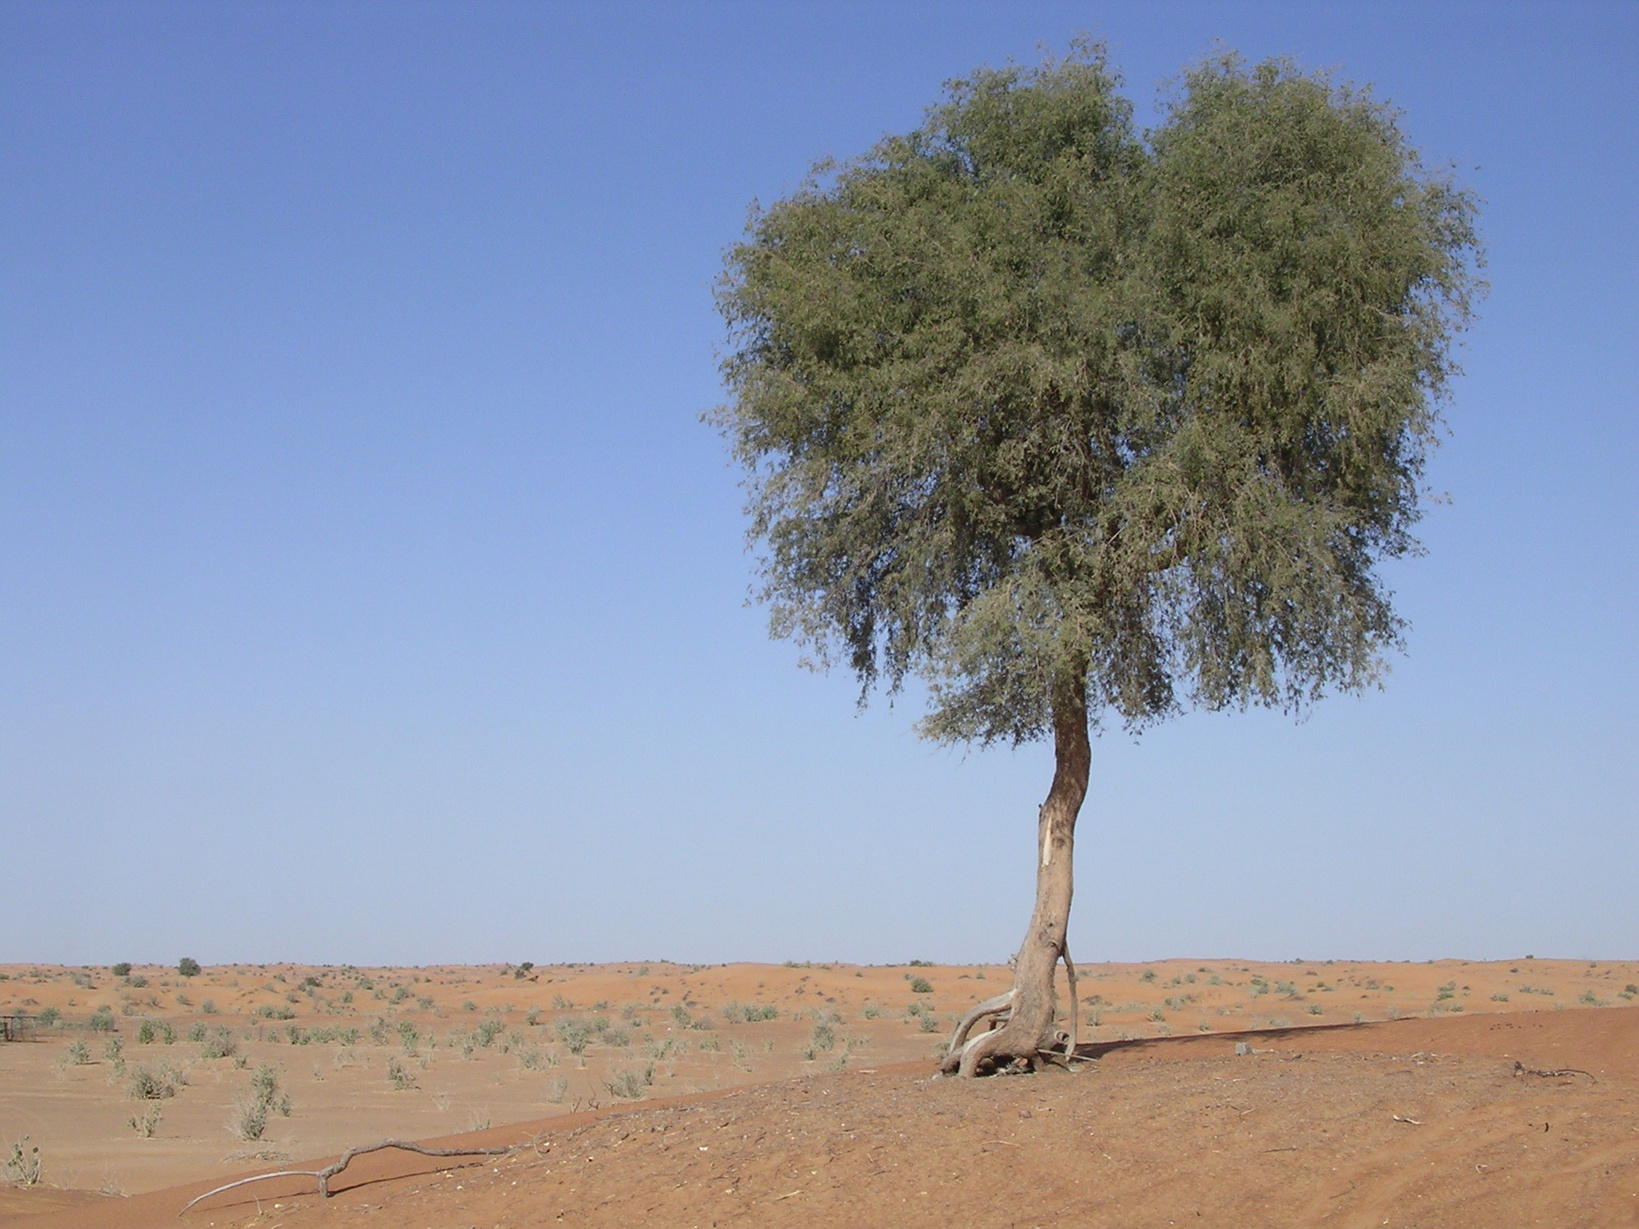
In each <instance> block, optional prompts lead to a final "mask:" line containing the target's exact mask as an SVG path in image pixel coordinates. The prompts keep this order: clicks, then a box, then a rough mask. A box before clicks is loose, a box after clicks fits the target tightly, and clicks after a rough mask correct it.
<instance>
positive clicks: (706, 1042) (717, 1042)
mask: <svg viewBox="0 0 1639 1229" xmlns="http://www.w3.org/2000/svg"><path fill="white" fill-rule="evenodd" d="M700 1049H701V1050H702V1051H709V1052H711V1053H714V1054H715V1053H721V1051H722V1049H723V1041H722V1038H720V1037H719V1036H717V1034H716V1033H713V1034H712V1035H711V1036H709V1037H702V1038H700Z"/></svg>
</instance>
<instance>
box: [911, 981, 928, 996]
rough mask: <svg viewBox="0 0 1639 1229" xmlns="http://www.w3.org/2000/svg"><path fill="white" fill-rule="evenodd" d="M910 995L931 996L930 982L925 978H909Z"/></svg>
mask: <svg viewBox="0 0 1639 1229" xmlns="http://www.w3.org/2000/svg"><path fill="white" fill-rule="evenodd" d="M911 993H912V994H932V993H933V983H932V982H930V981H929V980H928V979H927V978H925V977H913V978H911Z"/></svg>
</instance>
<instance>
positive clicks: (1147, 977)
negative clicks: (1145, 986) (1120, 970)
mask: <svg viewBox="0 0 1639 1229" xmlns="http://www.w3.org/2000/svg"><path fill="white" fill-rule="evenodd" d="M1138 980H1139V981H1154V980H1155V970H1154V969H1145V970H1144V972H1143V973H1142V974H1141V975H1140V976H1139V978H1138Z"/></svg>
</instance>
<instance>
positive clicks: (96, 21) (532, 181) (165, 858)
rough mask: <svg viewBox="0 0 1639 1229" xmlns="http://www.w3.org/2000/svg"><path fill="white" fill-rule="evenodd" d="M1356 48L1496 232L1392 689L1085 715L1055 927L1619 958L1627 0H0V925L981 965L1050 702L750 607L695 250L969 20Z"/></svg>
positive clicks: (306, 949) (1628, 951) (508, 949)
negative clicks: (980, 713)
mask: <svg viewBox="0 0 1639 1229" xmlns="http://www.w3.org/2000/svg"><path fill="white" fill-rule="evenodd" d="M1082 30H1085V31H1090V32H1092V33H1093V34H1095V35H1097V36H1101V37H1104V38H1106V39H1108V41H1109V43H1110V46H1111V49H1112V54H1113V58H1114V60H1115V62H1116V63H1117V64H1118V65H1119V66H1120V67H1121V68H1122V69H1123V71H1124V73H1125V76H1126V80H1127V82H1128V86H1129V90H1130V93H1131V95H1132V96H1133V97H1134V99H1135V101H1136V102H1137V104H1138V108H1139V114H1140V116H1141V118H1145V119H1151V118H1153V116H1154V99H1155V96H1156V90H1157V87H1158V86H1159V85H1160V84H1161V83H1162V82H1163V81H1164V80H1166V79H1168V78H1170V77H1172V76H1173V75H1174V74H1176V73H1177V72H1178V71H1179V70H1180V69H1181V68H1182V67H1183V66H1184V65H1185V64H1186V63H1188V62H1190V61H1191V60H1193V59H1195V58H1197V57H1199V56H1201V55H1202V54H1204V53H1206V52H1209V51H1210V50H1212V49H1213V48H1214V47H1215V46H1216V45H1217V43H1218V41H1221V42H1222V43H1223V44H1225V45H1228V46H1230V47H1234V48H1238V49H1239V50H1241V51H1242V52H1244V53H1246V54H1247V55H1248V56H1251V57H1254V58H1258V57H1263V56H1267V55H1275V54H1290V55H1293V56H1295V57H1297V58H1298V59H1299V60H1300V61H1301V62H1302V63H1304V64H1306V65H1309V66H1313V67H1323V66H1335V67H1337V68H1338V69H1340V70H1341V71H1342V73H1343V74H1344V75H1346V76H1348V77H1350V78H1352V79H1353V80H1355V81H1357V82H1372V83H1374V84H1375V86H1376V88H1377V90H1378V91H1379V93H1380V94H1381V95H1383V96H1386V97H1388V98H1389V99H1391V100H1393V101H1394V102H1395V103H1397V104H1398V105H1399V106H1400V107H1402V108H1403V109H1404V111H1405V113H1406V119H1405V124H1406V127H1407V129H1408V130H1409V132H1410V133H1411V135H1412V137H1413V139H1414V140H1415V141H1416V142H1417V143H1418V144H1419V145H1420V146H1421V147H1422V148H1423V149H1424V150H1425V151H1426V153H1427V154H1428V156H1429V157H1430V159H1431V160H1433V161H1436V162H1445V161H1447V160H1450V161H1452V162H1454V163H1455V164H1456V166H1457V167H1458V168H1459V171H1460V175H1461V177H1462V178H1463V179H1464V180H1465V181H1466V182H1468V183H1469V184H1470V185H1471V186H1473V187H1474V188H1475V189H1476V190H1477V191H1478V192H1479V193H1480V194H1481V195H1482V196H1483V197H1484V198H1485V200H1486V202H1487V204H1486V207H1485V212H1484V228H1485V232H1486V236H1487V240H1488V245H1489V250H1490V258H1491V264H1490V269H1489V272H1488V276H1489V278H1490V280H1491V282H1492V285H1493V289H1492V293H1491V295H1490V298H1489V299H1488V300H1487V302H1486V303H1485V305H1484V309H1483V315H1482V318H1481V320H1480V322H1479V324H1478V327H1477V328H1476V329H1475V331H1474V332H1473V333H1472V334H1471V335H1470V339H1469V342H1468V345H1467V348H1466V350H1465V354H1464V362H1465V365H1466V368H1467V372H1468V374H1467V376H1466V377H1465V378H1464V379H1463V380H1462V381H1461V382H1460V383H1459V385H1458V386H1457V391H1456V399H1455V402H1454V404H1453V405H1452V406H1451V407H1450V408H1449V411H1448V417H1449V421H1450V426H1451V437H1450V440H1449V442H1448V444H1447V445H1446V446H1445V447H1444V449H1443V450H1442V451H1441V452H1440V454H1439V455H1438V456H1437V458H1436V460H1435V463H1434V466H1433V470H1432V472H1431V475H1430V477H1431V480H1432V483H1433V485H1435V486H1436V487H1438V488H1441V489H1444V490H1447V491H1449V492H1450V494H1451V497H1452V503H1451V505H1450V506H1448V507H1441V508H1436V509H1434V510H1433V511H1432V514H1431V516H1430V517H1429V519H1428V520H1427V521H1426V523H1425V539H1426V541H1427V543H1428V547H1429V552H1428V555H1427V556H1426V557H1425V558H1423V559H1420V560H1416V561H1413V562H1411V563H1408V564H1405V565H1397V566H1396V567H1395V568H1394V570H1393V579H1394V582H1395V585H1396V586H1397V588H1398V591H1399V594H1400V601H1401V604H1402V609H1403V611H1404V613H1405V614H1407V615H1408V616H1409V618H1410V619H1411V621H1412V629H1411V634H1410V651H1409V654H1408V655H1407V656H1405V657H1404V658H1401V659H1398V660H1397V661H1396V662H1395V663H1394V670H1393V672H1392V674H1391V675H1390V676H1389V679H1388V683H1387V687H1386V690H1384V691H1382V692H1380V693H1374V694H1371V695H1368V696H1366V697H1365V698H1363V699H1356V698H1352V697H1344V698H1339V699H1334V700H1331V701H1329V702H1327V703H1326V704H1324V705H1323V706H1322V707H1321V708H1320V709H1319V710H1318V711H1317V712H1316V713H1315V715H1314V716H1313V717H1312V718H1311V719H1310V720H1309V721H1307V722H1306V723H1304V724H1301V725H1294V724H1292V723H1290V722H1288V721H1286V720H1284V719H1282V718H1279V717H1278V716H1271V715H1267V714H1256V713H1254V714H1248V715H1232V716H1230V715H1216V716H1203V715H1196V716H1191V717H1187V718H1184V719H1181V720H1178V721H1175V722H1173V723H1172V724H1170V725H1169V726H1167V727H1165V728H1162V729H1160V730H1158V731H1155V732H1153V733H1152V734H1150V735H1147V736H1146V737H1145V738H1144V739H1143V740H1142V742H1139V743H1133V742H1132V741H1130V740H1128V739H1126V738H1124V737H1122V736H1120V735H1118V734H1117V735H1106V736H1105V737H1104V738H1103V739H1102V740H1101V741H1100V742H1099V743H1098V744H1097V746H1096V748H1095V756H1094V766H1093V783H1092V791H1091V794H1090V797H1089V800H1088V804H1087V806H1086V808H1085V810H1084V811H1083V813H1082V821H1081V828H1080V842H1079V850H1078V853H1079V859H1078V872H1079V875H1078V889H1079V890H1078V893H1077V897H1076V907H1075V914H1074V919H1073V922H1072V927H1071V929H1072V937H1073V942H1072V947H1073V950H1074V951H1075V953H1076V955H1077V956H1078V958H1079V959H1081V960H1084V961H1090V960H1096V959H1147V958H1155V957H1161V956H1167V955H1201V956H1227V955H1239V956H1247V957H1272V958H1288V957H1298V956H1302V957H1306V958H1311V959H1313V958H1317V957H1329V956H1337V957H1361V958H1397V959H1398V958H1417V959H1421V958H1426V957H1431V956H1440V955H1461V956H1470V957H1496V956H1511V955H1522V954H1525V953H1527V952H1531V953H1534V954H1536V955H1539V956H1543V955H1557V956H1587V957H1593V958H1597V957H1617V956H1625V957H1632V956H1634V955H1635V954H1636V953H1639V823H1636V820H1639V803H1636V798H1639V753H1636V750H1635V747H1636V744H1639V718H1636V716H1635V697H1636V696H1639V653H1636V649H1635V631H1636V629H1639V580H1636V568H1639V547H1636V544H1635V543H1636V539H1639V501H1636V496H1635V483H1634V475H1635V474H1636V473H1639V415H1636V412H1635V411H1636V408H1639V407H1636V404H1635V403H1636V399H1639V398H1636V393H1635V387H1636V384H1635V379H1634V363H1635V358H1636V356H1639V329H1636V324H1639V308H1636V302H1639V295H1636V293H1635V287H1639V260H1636V255H1639V241H1636V226H1635V223H1636V220H1639V205H1636V203H1635V202H1636V201H1639V158H1636V145H1639V72H1636V71H1635V69H1634V65H1635V63H1639V6H1636V5H1633V4H1608V5H1585V6H1578V5H1573V4H1567V3H1555V4H1543V5H1537V6H1509V5H1502V4H1473V5H1448V6H1434V5H1429V4H1423V3H1418V4H1407V5H1399V6H1396V5H1389V4H1364V3H1362V4H1358V5H1344V6H1335V5H1321V4H1309V3H1304V4H1289V5H1286V4H1280V5H1254V4H1241V5H1206V4H1173V5H1157V4H1149V3H1146V4H1129V5H1120V4H1015V3H1007V4H995V5H935V4H824V5H809V6H802V5H794V4H780V5H772V4H762V3H747V4H743V5H654V6H638V7H621V6H618V5H614V4H607V3H597V4H588V5H585V6H579V7H577V6H571V5H528V6H523V5H509V4H488V5H471V4H448V5H436V4H434V5H425V4H422V5H397V6H389V5H377V4H323V5H303V4H254V5H252V4H238V5H233V4H229V5H218V4H203V3H200V4H172V5H149V4H135V3H133V4H106V5H74V4H67V3H62V2H61V0H53V2H52V3H45V4H22V3H7V4H5V5H4V6H3V7H0V167H3V171H0V918H3V921H0V960H61V961H72V962H107V961H111V960H114V959H121V958H123V959H129V960H175V959H176V958H177V957H178V956H179V955H181V954H183V953H187V954H191V955H194V956H196V957H198V958H199V959H200V960H203V961H207V962H214V961H226V960H232V959H241V960H242V959H274V958H295V959H306V960H315V961H334V962H340V961H352V962H359V963H363V962H383V961H397V962H413V963H427V962H433V961H442V960H469V961H479V960H503V959H511V960H518V959H525V958H528V959H533V960H535V961H537V962H545V961H553V960H568V959H576V960H605V959H624V958H661V957H670V958H675V959H683V960H697V961H719V960H733V959H772V960H779V959H785V958H793V959H799V960H800V959H831V958H835V959H844V960H860V961H895V960H905V959H909V958H911V957H918V958H924V959H938V960H980V959H990V960H998V959H1003V958H1005V957H1006V956H1007V954H1008V953H1009V952H1010V951H1012V950H1013V948H1014V946H1015V945H1016V943H1017V941H1018V939H1019V937H1020V935H1021V934H1022V931H1023V927H1024V923H1025V920H1026V917H1027V914H1028V909H1029V903H1030V893H1031V886H1030V885H1031V873H1032V853H1033V832H1034V825H1035V812H1036V806H1037V803H1038V801H1039V800H1040V797H1041V795H1042V794H1043V792H1044V791H1045V788H1046V785H1047V781H1048V776H1049V774H1050V757H1049V755H1048V754H1047V752H1046V751H1045V750H1044V749H1040V748H1031V749H1027V750H1025V751H1021V752H1018V753H1013V752H1008V751H992V752H986V753H982V754H980V753H974V754H970V755H967V756H963V755H961V754H959V753H953V752H949V751H942V750H939V749H936V748H933V747H930V746H928V745H927V744H924V743H922V742H919V741H918V740H917V739H916V737H915V736H914V735H913V734H912V732H911V724H912V722H913V720H914V719H915V717H916V716H917V715H918V713H919V711H920V709H919V705H918V703H917V698H916V696H915V695H910V696H905V697H902V698H901V699H900V701H899V703H898V704H897V705H896V706H893V707H889V706H887V705H886V704H879V705H877V706H874V707H873V708H871V709H870V710H869V711H867V712H866V713H865V714H863V715H856V712H855V709H854V703H853V701H854V687H853V685H852V683H851V681H850V680H849V679H847V678H846V677H840V676H837V677H829V678H825V677H817V676H814V675H811V674H808V673H805V672H803V671H802V670H800V669H798V667H797V664H796V661H797V652H796V650H795V649H793V648H792V647H791V646H790V645H787V644H784V643H777V642H771V641H770V640H769V639H768V638H767V635H766V631H765V617H764V614H763V612H761V611H760V610H757V609H754V608H750V609H748V608H747V607H746V606H745V605H744V604H743V603H744V599H745V595H746V592H747V587H748V584H749V582H750V579H751V560H750V558H749V557H748V556H747V555H746V554H745V552H744V549H743V543H742V527H743V526H742V518H741V514H740V498H741V497H740V492H739V490H738V485H737V482H738V479H737V475H736V474H735V472H734V471H733V470H731V469H730V468H729V466H728V463H727V458H726V454H725V452H724V449H723V447H722V445H721V442H720V441H719V439H718V438H717V437H716V436H715V435H714V434H713V433H712V432H711V431H710V430H708V429H707V428H706V427H704V426H702V425H701V424H700V423H699V421H698V417H697V416H698V414H699V412H700V411H701V410H703V409H705V408H707V407H709V406H711V405H712V404H713V403H714V402H715V401H717V400H718V399H719V398H720V395H721V394H720V390H719V386H718V382H717V374H716V367H715V358H714V346H715V345H716V344H717V343H718V341H719V340H720V337H721V326H720V324H719V322H718V320H717V318H716V316H715V315H714V312H713V309H712V304H711V296H710V287H711V283H712V280H713V278H714V276H715V275H716V273H717V271H718V269H719V268H720V266H721V253H722V250H723V248H724V246H725V245H726V244H728V243H730V242H731V241H733V240H734V239H735V238H736V237H737V236H738V235H739V233H740V231H741V227H742V225H743V222H744V219H745V211H746V208H747V205H748V203H749V202H750V201H751V200H752V199H753V198H754V197H761V198H762V199H765V200H767V199H771V198H773V197H776V196H778V195H780V194H781V193H783V192H786V191H788V190H789V189H790V188H792V187H793V186H794V185H795V184H796V183H797V182H798V181H799V180H800V178H801V177H802V175H803V173H804V171H805V169H806V168H807V166H808V165H809V163H810V162H811V161H812V160H813V159H815V158H817V157H819V156H822V155H826V154H836V155H843V156H846V155H850V154H854V153H858V152H860V151H862V150H864V149H865V148H866V147H868V146H869V145H870V144H871V143H872V142H874V141H875V140H876V139H877V138H878V137H880V136H881V135H883V134H884V133H886V132H889V131H901V130H905V129H907V128H909V127H911V126H914V125H915V124H916V123H917V121H918V119H919V117H920V115H921V111H922V108H923V107H924V106H925V105H927V104H928V103H930V102H933V101H935V100H936V99H937V98H938V96H939V92H940V87H941V83H942V82H943V81H944V80H946V79H947V78H950V77H953V76H956V75H959V74H961V73H963V72H965V71H966V70H968V69H970V68H972V67H974V66H976V65H979V64H991V65H996V64H999V63H1001V62H1003V61H1005V60H1007V59H1009V58H1013V59H1020V60H1026V61H1029V60H1034V59H1036V58H1037V54H1038V52H1037V48H1038V47H1039V46H1040V45H1043V44H1045V45H1046V46H1048V47H1050V48H1053V49H1055V50H1058V51H1062V50H1064V49H1065V47H1066V46H1067V44H1068V42H1069V39H1070V38H1071V36H1072V35H1073V34H1075V33H1076V32H1077V31H1082Z"/></svg>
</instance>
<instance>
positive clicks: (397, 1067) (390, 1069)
mask: <svg viewBox="0 0 1639 1229" xmlns="http://www.w3.org/2000/svg"><path fill="white" fill-rule="evenodd" d="M387 1082H388V1083H389V1084H391V1085H392V1086H393V1090H394V1091H395V1092H408V1091H409V1090H410V1089H412V1088H414V1087H415V1072H413V1071H411V1070H410V1068H409V1067H407V1066H405V1065H404V1064H403V1063H401V1062H399V1061H398V1059H396V1058H389V1059H388V1060H387Z"/></svg>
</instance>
